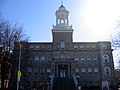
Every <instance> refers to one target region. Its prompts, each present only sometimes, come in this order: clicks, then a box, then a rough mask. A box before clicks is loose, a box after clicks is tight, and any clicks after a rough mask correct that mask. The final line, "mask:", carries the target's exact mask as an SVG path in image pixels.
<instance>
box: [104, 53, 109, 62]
mask: <svg viewBox="0 0 120 90" xmlns="http://www.w3.org/2000/svg"><path fill="white" fill-rule="evenodd" d="M103 60H104V62H109V56H108V55H107V54H105V55H103Z"/></svg>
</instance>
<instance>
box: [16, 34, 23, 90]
mask: <svg viewBox="0 0 120 90" xmlns="http://www.w3.org/2000/svg"><path fill="white" fill-rule="evenodd" d="M14 37H15V38H17V41H18V37H17V36H16V35H15V36H14ZM18 44H19V48H20V51H19V60H18V72H17V90H19V83H20V77H21V71H20V66H21V65H20V63H21V50H22V45H21V43H20V41H18Z"/></svg>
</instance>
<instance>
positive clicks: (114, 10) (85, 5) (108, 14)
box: [0, 0, 120, 57]
mask: <svg viewBox="0 0 120 90" xmlns="http://www.w3.org/2000/svg"><path fill="white" fill-rule="evenodd" d="M61 1H62V0H0V12H1V17H2V18H5V19H7V20H8V21H10V22H11V23H12V24H14V23H16V22H17V23H18V25H22V26H23V28H24V31H25V33H26V34H28V35H29V36H30V41H41V42H48V41H49V42H51V41H52V33H51V29H52V25H55V24H56V23H55V22H56V21H55V20H56V17H55V11H56V10H58V8H59V6H60V5H61ZM63 2H64V6H65V7H66V9H67V10H69V12H70V13H69V21H70V24H72V25H73V28H74V34H73V38H74V39H73V40H74V41H75V42H76V41H84V42H86V41H90V42H91V41H95V42H96V41H106V40H107V41H108V40H110V39H109V38H110V35H113V34H115V33H116V32H118V31H119V30H118V29H116V27H117V25H118V22H117V21H118V20H119V18H120V0H63ZM114 57H115V55H114Z"/></svg>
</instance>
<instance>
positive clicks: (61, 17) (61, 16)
mask: <svg viewBox="0 0 120 90" xmlns="http://www.w3.org/2000/svg"><path fill="white" fill-rule="evenodd" d="M68 15H69V12H68V10H66V8H65V7H64V6H63V4H61V6H60V7H59V9H58V10H57V11H56V26H58V25H60V26H66V25H67V26H69V20H68Z"/></svg>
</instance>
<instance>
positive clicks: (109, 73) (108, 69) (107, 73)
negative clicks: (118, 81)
mask: <svg viewBox="0 0 120 90" xmlns="http://www.w3.org/2000/svg"><path fill="white" fill-rule="evenodd" d="M104 71H105V75H111V70H110V68H109V67H105V68H104Z"/></svg>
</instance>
